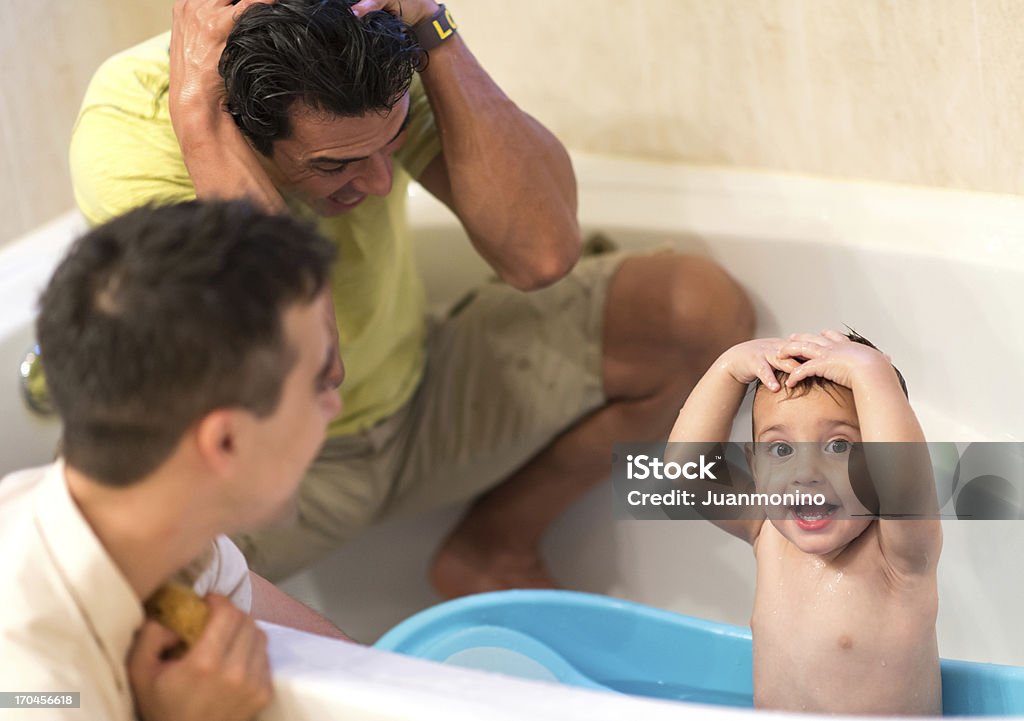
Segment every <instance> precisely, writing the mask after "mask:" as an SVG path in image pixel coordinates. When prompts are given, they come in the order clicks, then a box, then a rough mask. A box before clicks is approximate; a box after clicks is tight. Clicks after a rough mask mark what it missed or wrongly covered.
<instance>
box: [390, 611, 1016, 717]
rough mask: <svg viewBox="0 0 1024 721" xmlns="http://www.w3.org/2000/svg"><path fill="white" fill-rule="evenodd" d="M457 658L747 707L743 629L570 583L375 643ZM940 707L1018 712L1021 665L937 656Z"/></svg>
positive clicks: (410, 624) (428, 620)
mask: <svg viewBox="0 0 1024 721" xmlns="http://www.w3.org/2000/svg"><path fill="white" fill-rule="evenodd" d="M376 647H377V648H380V649H384V650H387V651H395V652H397V653H402V654H407V655H409V656H416V657H418V658H425V659H430V660H433V661H440V662H443V663H450V664H454V665H457V666H464V667H469V668H476V669H482V670H486V671H495V672H499V673H507V674H511V675H514V676H520V677H524V678H531V679H542V680H548V681H557V682H561V683H566V684H570V685H573V686H582V687H585V688H593V689H601V690H607V691H615V692H620V693H628V694H636V695H640V696H651V697H655V698H663V699H675V700H683V701H694V702H700V703H711V704H721V705H726V706H737V707H748V708H749V707H751V706H752V705H753V691H752V688H751V675H752V670H751V645H750V629H748V628H745V627H742V626H731V625H728V624H724V623H715V622H713V621H705V620H703V619H699V618H692V617H690V616H683V615H680V614H677V613H671V612H669V611H663V610H660V609H657V608H651V607H649V606H644V605H641V604H638V603H631V602H629V601H621V600H618V599H614V598H609V597H607V596H596V595H592V594H588V593H577V592H573V591H503V592H499V593H485V594H480V595H477V596H469V597H467V598H462V599H458V600H456V601H450V602H448V603H443V604H441V605H439V606H435V607H433V608H430V609H427V610H426V611H422V612H421V613H418V614H416V615H415V616H412V617H411V618H409V619H407V620H405V621H403V622H402V623H400V624H399V625H397V626H396V627H395V628H393V629H392V630H391V631H389V632H388V633H386V634H385V635H384V636H383V637H382V638H381V639H380V640H379V641H378V642H377V644H376ZM942 703H943V709H944V711H945V714H946V715H948V716H964V715H968V716H1004V715H1024V668H1018V667H1013V666H997V665H993V664H984V663H971V662H967V661H950V660H947V659H943V661H942Z"/></svg>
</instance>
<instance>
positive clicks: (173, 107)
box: [168, 0, 285, 213]
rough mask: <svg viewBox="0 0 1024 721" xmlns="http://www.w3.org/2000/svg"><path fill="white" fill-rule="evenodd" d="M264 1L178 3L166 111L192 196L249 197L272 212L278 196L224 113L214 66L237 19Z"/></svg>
mask: <svg viewBox="0 0 1024 721" xmlns="http://www.w3.org/2000/svg"><path fill="white" fill-rule="evenodd" d="M267 1H268V0H240V2H238V4H237V5H232V4H231V0H178V1H177V2H176V3H175V4H174V11H173V22H172V26H171V48H170V57H171V69H170V88H169V91H168V110H169V112H170V115H171V124H172V125H173V126H174V134H175V135H176V136H177V138H178V144H179V146H180V147H181V153H182V158H183V159H184V161H185V167H186V168H187V169H188V173H189V176H190V177H191V179H192V184H193V185H194V186H195V190H196V197H197V198H200V199H203V200H206V199H230V198H248V199H249V200H251V201H253V202H254V203H256V204H257V205H259V206H260V207H262V208H263V209H264V210H266V211H268V212H272V213H276V212H283V211H284V210H285V204H284V200H283V199H282V198H281V194H280V193H279V192H278V191H277V189H276V188H275V187H274V184H273V183H272V182H271V181H270V178H269V177H268V176H267V174H266V171H265V170H264V169H263V167H262V166H261V165H260V162H259V159H258V158H257V157H256V154H255V152H254V151H253V149H252V148H251V147H250V146H249V143H247V142H246V140H245V138H244V137H243V136H242V133H241V131H239V129H238V126H236V125H235V122H234V120H233V119H232V118H231V116H230V115H228V113H227V112H226V111H225V109H224V81H223V79H222V78H221V77H220V73H219V72H218V70H217V65H218V63H219V62H220V56H221V53H222V52H223V51H224V45H225V42H226V41H227V37H228V35H229V34H230V32H231V28H233V27H234V24H235V21H236V19H237V18H238V16H239V15H240V14H241V13H242V12H244V11H245V9H246V8H248V7H249V6H250V5H253V4H254V3H256V2H267Z"/></svg>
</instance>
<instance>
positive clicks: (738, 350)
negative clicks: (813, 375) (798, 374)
mask: <svg viewBox="0 0 1024 721" xmlns="http://www.w3.org/2000/svg"><path fill="white" fill-rule="evenodd" d="M785 344H786V341H784V340H783V339H782V338H759V339H756V340H748V341H746V342H744V343H739V344H737V345H734V346H733V347H732V348H730V349H729V350H727V351H726V352H725V353H723V354H722V355H721V356H720V357H719V359H718V365H719V367H720V368H722V369H723V370H724V371H725V372H726V373H728V374H729V375H730V376H732V377H733V378H734V379H735V380H736V382H737V383H744V384H746V383H751V382H753V381H755V380H759V381H761V382H762V383H763V384H764V385H765V386H766V387H767V388H769V389H770V390H773V391H777V390H779V388H780V386H779V382H778V380H777V379H776V378H775V371H776V369H778V370H781V371H785V372H786V373H792V372H793V371H795V370H796V369H797V368H798V367H799V365H800V364H799V363H798V362H797V361H796V360H794V359H793V358H791V357H788V356H783V355H780V351H781V350H782V348H783V346H784V345H785Z"/></svg>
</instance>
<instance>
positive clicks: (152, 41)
mask: <svg viewBox="0 0 1024 721" xmlns="http://www.w3.org/2000/svg"><path fill="white" fill-rule="evenodd" d="M169 47H170V32H164V33H161V34H160V35H157V36H155V37H152V38H149V39H148V40H144V41H143V42H141V43H139V44H138V45H134V46H132V47H130V48H128V49H126V50H122V51H121V52H119V53H117V54H115V55H112V56H111V57H109V58H107V59H106V60H105V61H104V62H103V64H101V65H100V67H99V68H98V69H97V70H96V72H95V74H94V75H93V77H92V81H91V82H90V83H89V88H88V90H86V94H85V99H84V101H83V102H82V110H83V111H85V110H88V109H89V108H91V107H97V106H111V105H113V106H116V107H119V108H122V109H125V110H128V111H130V112H137V113H139V114H140V115H144V116H149V115H151V114H152V113H154V112H155V105H156V104H158V103H159V102H160V100H161V99H163V98H164V96H165V95H166V94H167V88H168V86H169V83H170V55H169V52H168V48H169Z"/></svg>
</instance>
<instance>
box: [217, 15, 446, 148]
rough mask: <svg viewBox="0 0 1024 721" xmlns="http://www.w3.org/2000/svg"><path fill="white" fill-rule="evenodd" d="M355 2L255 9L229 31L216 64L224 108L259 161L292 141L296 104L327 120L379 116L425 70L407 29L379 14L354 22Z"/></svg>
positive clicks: (420, 52)
mask: <svg viewBox="0 0 1024 721" xmlns="http://www.w3.org/2000/svg"><path fill="white" fill-rule="evenodd" d="M354 2H355V0H276V2H273V3H256V4H254V5H251V6H249V8H247V9H246V10H245V12H243V13H242V15H241V17H240V18H239V19H238V22H237V23H236V24H235V27H234V29H233V30H232V31H231V34H230V35H229V36H228V40H227V45H226V46H225V47H224V52H223V54H222V55H221V58H220V65H219V70H220V74H221V77H223V78H224V87H225V90H226V92H227V109H228V112H229V113H231V115H232V117H234V119H235V122H236V123H237V124H238V127H239V128H241V130H242V133H244V134H245V136H246V137H247V138H248V139H249V140H250V142H251V143H252V144H253V147H255V148H256V150H258V151H259V152H260V153H262V154H263V155H265V156H267V157H270V156H271V154H272V153H273V144H274V141H275V140H282V139H285V138H288V137H290V136H291V133H292V124H291V121H290V119H289V112H290V111H291V110H292V108H293V106H294V105H295V103H301V104H302V105H305V106H308V107H309V108H312V109H313V110H315V111H318V112H321V113H324V114H325V115H326V116H327V117H357V116H362V115H366V114H367V113H371V112H375V113H381V114H384V113H387V112H388V111H389V110H391V108H392V107H394V105H395V104H396V103H397V102H398V101H399V100H401V99H402V97H403V96H404V95H405V93H406V91H408V89H409V86H410V84H411V83H412V78H413V73H414V72H415V71H416V70H417V69H419V68H421V67H422V66H423V65H424V63H425V61H426V54H425V52H424V51H423V50H422V49H421V48H420V46H419V44H418V43H417V42H416V37H415V35H414V34H413V33H412V30H411V28H410V27H409V26H408V25H406V24H405V23H404V22H402V20H401V19H400V18H397V17H395V16H394V15H391V14H390V13H387V12H384V11H383V10H377V11H374V12H371V13H367V14H366V15H365V16H363V17H362V18H357V17H356V16H355V15H353V14H352V10H351V9H350V6H351V5H352V4H353V3H354Z"/></svg>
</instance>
